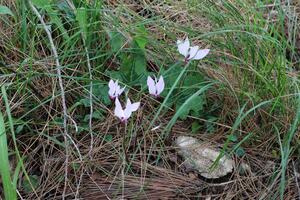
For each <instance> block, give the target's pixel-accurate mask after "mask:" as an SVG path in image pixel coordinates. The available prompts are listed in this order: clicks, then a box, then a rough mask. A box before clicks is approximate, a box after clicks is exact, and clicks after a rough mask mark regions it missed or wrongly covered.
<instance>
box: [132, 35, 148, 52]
mask: <svg viewBox="0 0 300 200" xmlns="http://www.w3.org/2000/svg"><path fill="white" fill-rule="evenodd" d="M133 39H134V41H135V42H136V43H137V45H138V47H140V48H141V49H145V47H146V44H147V43H148V38H147V37H145V36H143V35H139V36H135V37H134V38H133Z"/></svg>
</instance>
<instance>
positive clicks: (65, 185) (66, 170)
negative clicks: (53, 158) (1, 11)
mask: <svg viewBox="0 0 300 200" xmlns="http://www.w3.org/2000/svg"><path fill="white" fill-rule="evenodd" d="M29 5H30V7H31V8H32V10H33V12H34V13H35V15H36V16H37V17H38V18H39V20H40V22H41V23H42V25H43V28H44V30H45V31H46V33H47V36H48V39H49V42H50V46H51V50H52V53H53V54H54V58H55V63H56V73H57V75H58V82H59V87H60V91H61V100H62V107H63V128H64V131H63V137H64V144H65V151H66V159H65V183H64V189H63V193H62V198H63V199H65V194H66V189H67V182H68V163H69V150H68V128H67V117H68V114H67V106H66V97H65V90H64V86H63V80H62V75H61V65H60V63H59V59H58V54H57V50H56V48H55V45H54V42H53V38H52V35H51V33H50V31H49V29H48V28H47V25H46V23H45V22H44V19H43V17H42V16H41V15H40V13H39V11H38V10H37V9H36V8H35V7H34V5H33V4H32V2H31V1H29Z"/></svg>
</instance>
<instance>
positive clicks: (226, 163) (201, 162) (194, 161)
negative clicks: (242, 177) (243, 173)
mask: <svg viewBox="0 0 300 200" xmlns="http://www.w3.org/2000/svg"><path fill="white" fill-rule="evenodd" d="M176 145H177V147H178V153H179V155H181V156H182V157H183V158H184V163H183V164H184V166H185V167H187V168H193V169H194V170H196V171H198V172H199V174H200V175H201V176H203V177H205V178H209V179H215V178H220V177H222V176H225V175H227V174H228V173H230V172H232V171H233V167H234V161H233V160H232V159H230V158H228V157H227V156H223V157H222V158H221V159H220V161H219V164H218V166H216V167H215V168H214V169H210V168H211V166H212V164H213V163H214V161H215V160H216V159H217V157H218V156H219V154H220V151H218V150H216V149H215V148H213V147H211V146H210V145H208V144H207V143H203V142H199V141H198V140H197V139H195V138H193V137H187V136H180V137H178V138H177V139H176Z"/></svg>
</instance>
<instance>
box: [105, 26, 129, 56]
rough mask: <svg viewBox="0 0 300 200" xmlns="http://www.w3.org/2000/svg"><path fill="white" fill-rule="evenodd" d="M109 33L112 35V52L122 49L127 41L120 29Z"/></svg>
mask: <svg viewBox="0 0 300 200" xmlns="http://www.w3.org/2000/svg"><path fill="white" fill-rule="evenodd" d="M108 35H109V37H110V46H111V50H112V52H113V53H116V52H118V51H120V50H121V49H122V47H123V46H124V44H125V42H126V39H125V37H124V36H123V35H122V34H121V33H120V32H118V31H111V32H109V34H108Z"/></svg>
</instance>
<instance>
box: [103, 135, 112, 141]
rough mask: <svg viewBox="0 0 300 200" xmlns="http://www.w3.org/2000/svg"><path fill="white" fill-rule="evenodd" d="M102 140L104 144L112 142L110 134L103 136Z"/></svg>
mask: <svg viewBox="0 0 300 200" xmlns="http://www.w3.org/2000/svg"><path fill="white" fill-rule="evenodd" d="M104 140H105V142H111V141H112V140H113V136H112V135H110V134H108V135H105V137H104Z"/></svg>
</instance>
